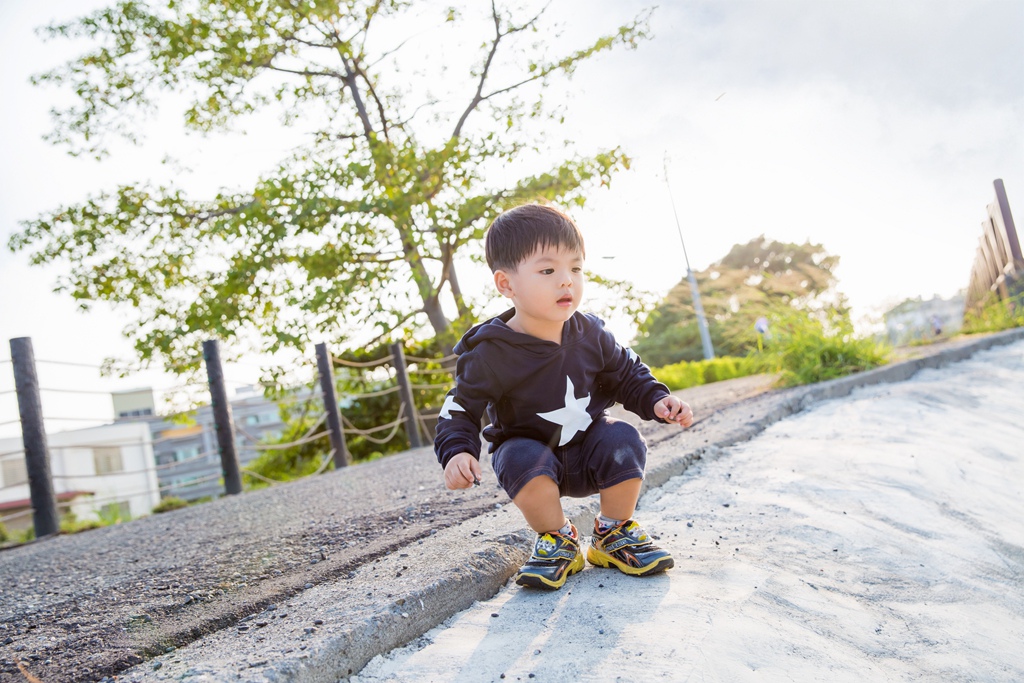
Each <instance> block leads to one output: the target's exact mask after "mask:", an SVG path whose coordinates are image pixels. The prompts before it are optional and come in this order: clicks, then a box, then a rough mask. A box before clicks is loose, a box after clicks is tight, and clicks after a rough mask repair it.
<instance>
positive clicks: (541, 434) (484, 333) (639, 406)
mask: <svg viewBox="0 0 1024 683" xmlns="http://www.w3.org/2000/svg"><path fill="white" fill-rule="evenodd" d="M514 314H515V309H514V308H513V309H509V310H508V311H506V312H505V313H503V314H501V315H500V316H498V317H497V318H492V319H490V320H488V321H487V322H484V323H481V324H480V325H477V326H476V327H474V328H473V329H471V330H470V331H469V332H467V333H466V335H465V336H464V337H463V338H462V340H461V341H460V342H459V343H458V344H457V345H456V346H455V352H456V353H457V354H459V360H458V363H457V365H456V376H455V388H454V389H452V390H451V391H449V392H448V395H447V396H446V397H445V402H444V406H443V407H442V409H441V413H440V415H439V416H438V421H437V437H436V438H435V439H434V452H435V453H436V454H437V460H438V462H440V463H441V466H442V467H444V466H445V465H447V464H448V461H449V460H451V459H452V458H453V457H454V456H456V455H458V454H459V453H463V452H465V453H470V454H472V455H473V456H474V457H476V458H478V459H479V457H480V425H481V424H482V422H483V418H484V415H485V413H486V416H487V420H488V421H489V422H490V424H488V425H487V427H485V428H484V430H483V436H484V438H485V439H486V440H487V441H489V442H490V444H491V445H490V451H489V452H493V451H494V449H495V448H497V447H498V446H499V445H501V443H502V442H503V441H505V440H507V439H511V438H513V437H526V438H529V439H533V440H535V441H540V442H542V443H546V444H548V446H550V447H551V448H552V449H555V448H558V447H560V446H570V445H576V444H579V443H580V442H582V441H583V437H584V434H585V433H586V430H587V428H588V427H589V426H590V424H591V423H592V422H593V420H594V419H596V418H598V417H600V416H601V415H602V414H604V412H605V411H606V410H607V409H608V408H609V407H611V406H612V405H614V404H615V403H616V402H619V403H622V404H623V405H624V406H625V407H626V409H627V410H630V411H632V412H634V413H636V414H637V415H639V416H640V417H642V418H643V419H645V420H658V421H659V422H661V421H662V420H660V419H659V418H658V417H657V416H656V415H655V414H654V404H655V403H657V402H658V401H660V400H661V399H662V398H664V397H666V396H668V394H669V391H668V387H666V386H665V385H664V384H661V383H660V382H658V381H656V380H655V379H654V377H653V376H652V375H651V371H650V369H649V368H648V367H647V366H646V365H644V364H643V363H642V362H641V361H640V357H639V356H637V355H636V353H634V352H633V351H632V350H631V349H627V348H623V347H622V346H620V345H619V344H618V343H617V342H616V341H615V338H614V337H613V336H612V334H611V333H610V332H608V331H607V330H606V329H605V328H604V322H603V321H602V320H601V319H600V318H598V317H597V316H595V315H591V314H587V313H579V312H577V313H574V314H573V316H572V317H571V318H570V319H569V320H567V321H566V322H565V323H564V324H563V326H562V343H561V344H556V343H554V342H551V341H546V340H543V339H538V338H536V337H533V336H531V335H528V334H523V333H521V332H516V331H515V330H513V329H512V328H511V327H509V326H508V325H507V324H506V323H507V321H508V320H510V319H511V318H512V316H513V315H514Z"/></svg>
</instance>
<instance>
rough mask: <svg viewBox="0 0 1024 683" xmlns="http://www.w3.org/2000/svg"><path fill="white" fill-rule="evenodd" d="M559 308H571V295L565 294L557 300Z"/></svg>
mask: <svg viewBox="0 0 1024 683" xmlns="http://www.w3.org/2000/svg"><path fill="white" fill-rule="evenodd" d="M558 305H559V306H571V305H572V294H566V295H565V296H563V297H562V298H561V299H559V300H558Z"/></svg>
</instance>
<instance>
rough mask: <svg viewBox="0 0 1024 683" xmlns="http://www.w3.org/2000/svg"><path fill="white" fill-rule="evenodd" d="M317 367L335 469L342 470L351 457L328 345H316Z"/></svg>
mask: <svg viewBox="0 0 1024 683" xmlns="http://www.w3.org/2000/svg"><path fill="white" fill-rule="evenodd" d="M316 365H317V369H318V370H319V371H320V391H321V393H323V396H324V410H326V411H327V427H328V429H330V435H331V448H333V449H334V469H340V468H342V467H347V466H348V462H349V456H348V448H347V447H346V446H345V432H344V431H343V429H342V426H341V413H340V412H339V411H338V394H337V391H336V390H335V388H334V367H333V364H332V362H331V352H330V351H328V350H327V344H317V345H316Z"/></svg>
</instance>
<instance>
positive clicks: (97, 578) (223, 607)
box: [0, 376, 772, 683]
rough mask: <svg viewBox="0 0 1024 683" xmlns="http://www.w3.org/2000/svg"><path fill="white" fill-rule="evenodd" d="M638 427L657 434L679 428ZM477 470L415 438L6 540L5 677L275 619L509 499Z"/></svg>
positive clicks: (715, 391) (706, 391)
mask: <svg viewBox="0 0 1024 683" xmlns="http://www.w3.org/2000/svg"><path fill="white" fill-rule="evenodd" d="M771 379H772V378H770V377H765V376H759V377H748V378H742V379H739V380H732V381H730V382H720V383H717V384H713V385H708V386H705V387H697V388H694V389H689V390H686V391H683V392H679V395H681V396H683V398H684V400H687V401H689V402H690V403H691V404H692V405H694V406H695V409H696V412H697V417H698V419H701V418H705V419H706V418H707V417H709V416H712V415H714V414H716V413H718V412H720V411H722V410H724V409H725V408H727V407H728V406H732V405H735V404H737V403H739V402H742V401H744V400H747V399H750V398H751V397H754V396H758V395H760V394H763V393H765V392H766V391H767V390H768V389H769V385H770V383H771ZM619 416H620V417H625V418H626V419H631V420H632V421H634V422H635V423H639V420H637V419H636V418H635V417H634V416H632V415H631V414H628V413H621V411H620V414H619ZM640 426H641V429H642V432H643V433H644V435H645V437H646V438H647V439H648V442H649V443H651V444H652V445H654V444H657V443H658V442H659V441H661V440H663V439H666V438H669V437H670V436H673V435H675V434H677V431H676V430H675V429H673V428H670V427H667V426H665V425H660V424H657V423H643V424H642V425H640ZM695 436H696V435H695ZM486 460H487V459H485V461H486ZM485 464H486V462H485ZM487 474H488V475H489V474H490V473H489V472H487ZM485 478H486V480H487V482H488V483H490V485H487V483H485V485H484V486H481V487H479V488H475V489H472V490H468V491H462V492H458V493H452V492H449V491H446V490H445V489H444V485H443V482H442V479H441V472H440V468H439V467H438V465H437V462H436V460H435V459H434V456H433V452H432V451H431V450H430V449H417V450H413V451H407V452H404V453H401V454H397V455H394V456H391V457H388V458H386V459H383V460H379V461H375V462H372V463H368V464H365V465H359V466H354V467H349V468H346V469H344V470H340V471H337V472H329V473H327V474H325V475H322V476H320V477H316V478H313V479H308V480H304V481H300V482H295V483H291V484H287V485H281V486H276V487H273V488H270V489H264V490H261V491H255V492H252V493H246V494H243V495H241V496H233V497H225V498H221V499H219V500H217V501H213V502H211V503H207V504H203V505H200V506H196V507H192V508H187V509H183V510H176V511H173V512H169V513H164V514H161V515H155V516H152V517H149V518H146V519H140V520H136V521H133V522H130V523H127V524H121V525H118V526H115V527H108V528H104V529H96V530H92V531H87V532H83V533H80V534H76V535H73V536H58V537H55V538H49V539H43V540H40V541H37V542H35V543H31V544H28V545H25V546H21V547H16V548H10V549H7V550H4V551H2V552H0V681H8V680H9V681H24V680H25V678H24V677H23V675H22V673H21V672H20V671H19V670H18V668H17V664H16V663H17V662H19V661H20V662H25V663H26V666H27V669H28V670H30V671H31V672H32V673H33V674H34V675H36V676H38V677H39V678H40V679H41V680H43V681H47V682H48V683H50V682H56V681H95V680H102V679H103V678H105V677H112V676H114V675H116V674H118V673H119V672H122V671H124V670H126V669H128V668H129V667H132V666H134V665H138V664H140V663H142V662H144V661H147V660H150V659H151V658H153V657H155V656H158V655H161V654H165V653H167V652H168V651H171V650H172V649H175V648H181V647H182V646H185V645H187V644H188V643H191V642H193V641H195V640H197V639H199V638H202V637H204V636H206V635H208V634H211V633H214V632H217V631H220V630H223V629H226V628H228V627H231V628H234V629H237V628H240V626H245V627H246V628H252V629H253V630H257V629H260V628H263V627H261V626H259V624H260V623H262V622H261V619H269V618H271V617H273V618H274V619H275V620H276V619H278V618H279V617H280V614H274V612H275V611H276V610H273V609H270V610H269V611H268V608H271V607H275V606H276V605H277V604H279V603H281V602H282V601H285V600H287V599H288V598H290V597H293V596H296V595H299V594H301V593H303V592H304V591H307V590H309V589H310V588H312V587H315V586H319V585H323V584H328V583H331V582H334V581H337V580H339V579H340V580H343V579H346V578H348V577H350V576H352V575H353V574H354V573H355V572H356V571H357V570H358V569H359V568H361V567H365V566H367V565H369V564H371V563H373V562H374V561H375V560H377V559H378V558H382V557H384V556H387V555H389V554H394V553H397V552H399V551H400V549H402V548H405V547H407V546H410V545H411V544H414V543H417V542H421V541H422V540H423V539H426V538H428V537H430V536H432V535H433V534H436V533H437V532H439V531H441V530H443V529H445V528H448V527H451V526H454V525H458V524H460V523H462V522H464V521H466V520H469V519H472V518H475V517H479V516H481V515H484V514H485V513H487V512H488V511H493V510H494V509H495V507H496V506H502V505H504V504H505V503H507V502H508V498H507V496H505V494H504V493H503V492H502V491H500V490H499V489H497V488H496V487H495V486H494V484H493V481H494V479H493V476H486V477H485ZM260 615H264V616H262V617H261V616H260ZM285 618H287V617H285ZM246 620H248V621H246ZM249 622H252V623H249Z"/></svg>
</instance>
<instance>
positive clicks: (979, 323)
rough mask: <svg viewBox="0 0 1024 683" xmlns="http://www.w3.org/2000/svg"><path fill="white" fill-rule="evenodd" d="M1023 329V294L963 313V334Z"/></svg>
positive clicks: (993, 300)
mask: <svg viewBox="0 0 1024 683" xmlns="http://www.w3.org/2000/svg"><path fill="white" fill-rule="evenodd" d="M1015 327H1024V293H1021V294H1018V295H1016V296H1014V297H1011V298H1009V299H995V298H993V299H992V300H990V301H988V302H987V303H986V304H985V305H984V306H982V307H981V308H980V309H974V310H969V311H965V312H964V326H963V329H962V330H961V332H962V333H963V334H980V333H982V332H1000V331H1002V330H1010V329H1013V328H1015Z"/></svg>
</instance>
